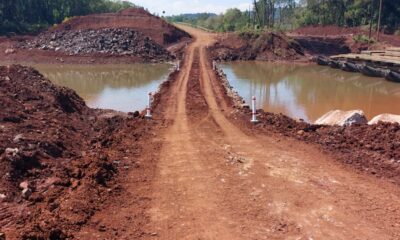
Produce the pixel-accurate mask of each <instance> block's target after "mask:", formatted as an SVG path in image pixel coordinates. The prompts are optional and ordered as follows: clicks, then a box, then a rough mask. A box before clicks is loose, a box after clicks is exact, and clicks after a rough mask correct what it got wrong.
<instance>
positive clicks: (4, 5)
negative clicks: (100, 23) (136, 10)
mask: <svg viewBox="0 0 400 240" xmlns="http://www.w3.org/2000/svg"><path fill="white" fill-rule="evenodd" d="M133 6H134V4H132V3H131V2H128V1H120V0H1V1H0V34H9V33H18V34H20V33H29V32H37V31H39V30H41V29H44V28H46V27H48V26H51V25H53V24H58V23H61V22H62V21H64V20H65V19H67V18H69V17H73V16H82V15H88V14H92V13H104V12H117V11H119V10H122V9H126V8H129V7H133Z"/></svg>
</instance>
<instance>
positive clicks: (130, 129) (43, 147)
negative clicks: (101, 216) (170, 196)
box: [0, 65, 154, 239]
mask: <svg viewBox="0 0 400 240" xmlns="http://www.w3.org/2000/svg"><path fill="white" fill-rule="evenodd" d="M0 104H1V105H2V106H3V108H2V111H1V112H0V133H1V134H0V176H1V178H0V202H1V204H0V232H6V234H7V239H65V238H66V237H70V236H72V235H73V233H74V232H76V231H77V230H79V229H80V228H81V227H82V226H83V225H85V224H86V223H87V222H88V221H89V219H90V218H91V216H92V215H93V214H94V213H95V212H96V211H97V209H99V207H100V206H101V204H102V203H103V201H104V200H105V199H108V198H109V197H110V196H112V195H114V194H119V193H121V191H122V189H120V187H119V185H115V180H114V179H115V177H117V176H120V174H118V173H120V172H123V171H129V169H131V171H134V170H132V169H140V167H141V164H140V163H138V162H137V158H138V156H139V155H140V151H141V146H142V145H141V144H142V143H146V139H147V136H148V135H147V134H148V133H149V132H150V129H151V128H152V126H153V125H154V124H153V123H151V122H148V121H145V119H143V118H142V117H141V116H140V115H139V114H138V113H136V114H132V115H130V116H126V115H124V114H120V113H116V112H112V111H104V110H94V109H90V108H88V107H87V106H86V105H85V103H84V101H83V100H82V99H81V98H80V97H79V96H78V95H77V94H76V93H75V92H74V91H72V90H70V89H67V88H61V87H57V86H55V85H53V84H52V83H51V82H50V81H49V80H47V79H45V78H44V77H43V76H42V75H41V74H39V73H38V72H37V71H36V70H34V69H32V68H26V67H21V66H17V65H13V66H8V67H0ZM139 140H140V142H139ZM149 163H151V161H149ZM149 163H147V162H146V163H143V164H144V165H146V164H149ZM146 173H147V172H146V171H138V172H137V176H138V179H140V176H143V177H144V178H145V174H146ZM137 218H139V216H137ZM99 227H101V226H99Z"/></svg>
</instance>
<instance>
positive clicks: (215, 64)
mask: <svg viewBox="0 0 400 240" xmlns="http://www.w3.org/2000/svg"><path fill="white" fill-rule="evenodd" d="M212 64H213V70H214V71H215V70H217V63H216V62H215V60H213V62H212Z"/></svg>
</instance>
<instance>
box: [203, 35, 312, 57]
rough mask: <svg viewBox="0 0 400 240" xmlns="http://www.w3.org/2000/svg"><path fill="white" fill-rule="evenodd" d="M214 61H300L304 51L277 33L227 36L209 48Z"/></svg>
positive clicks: (292, 41)
mask: <svg viewBox="0 0 400 240" xmlns="http://www.w3.org/2000/svg"><path fill="white" fill-rule="evenodd" d="M210 50H211V55H212V57H213V58H214V59H215V60H222V61H235V60H261V61H272V60H290V61H293V60H301V59H304V51H303V49H302V48H301V46H300V45H299V44H298V43H297V42H296V41H294V40H292V39H290V38H288V37H286V36H285V35H283V34H278V33H271V32H268V33H262V34H255V33H241V34H229V35H227V37H225V38H222V39H220V40H219V41H218V42H217V43H216V44H215V45H214V46H212V47H211V48H210Z"/></svg>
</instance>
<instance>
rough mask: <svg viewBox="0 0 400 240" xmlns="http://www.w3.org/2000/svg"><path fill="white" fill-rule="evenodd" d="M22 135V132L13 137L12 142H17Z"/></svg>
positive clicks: (21, 138)
mask: <svg viewBox="0 0 400 240" xmlns="http://www.w3.org/2000/svg"><path fill="white" fill-rule="evenodd" d="M23 138H24V135H23V134H18V135H16V136H15V137H14V139H13V142H14V143H19V142H20V141H21V140H23Z"/></svg>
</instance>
